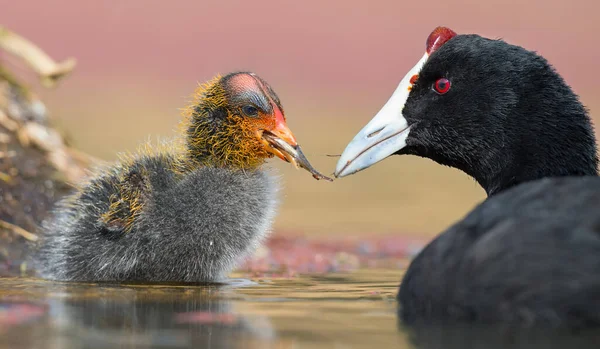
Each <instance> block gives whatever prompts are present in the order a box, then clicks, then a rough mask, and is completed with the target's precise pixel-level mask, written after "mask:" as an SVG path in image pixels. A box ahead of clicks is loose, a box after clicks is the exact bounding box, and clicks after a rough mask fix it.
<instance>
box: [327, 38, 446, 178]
mask: <svg viewBox="0 0 600 349" xmlns="http://www.w3.org/2000/svg"><path fill="white" fill-rule="evenodd" d="M454 36H456V33H455V32H453V31H452V30H450V29H448V28H445V27H438V28H436V29H435V30H434V31H433V32H432V33H431V34H430V35H429V37H428V38H427V41H426V52H425V54H424V55H423V57H422V58H421V59H420V60H419V61H418V62H417V64H416V65H415V66H414V67H412V69H410V70H409V71H408V73H407V74H406V75H405V76H404V78H402V80H401V81H400V84H398V87H397V88H396V91H394V93H393V94H392V96H391V97H390V99H389V100H388V101H387V103H385V105H384V106H383V107H382V108H381V110H379V112H378V113H377V114H376V115H375V117H373V119H371V121H370V122H369V123H368V124H367V125H366V126H365V127H363V129H362V130H360V131H359V132H358V133H357V134H356V136H354V138H353V139H352V141H350V143H348V145H347V146H346V149H344V152H343V153H342V155H341V157H340V159H339V160H338V163H337V165H336V169H335V173H334V176H335V177H338V178H339V177H345V176H348V175H351V174H354V173H356V172H358V171H361V170H364V169H366V168H368V167H370V166H372V165H374V164H376V163H377V162H379V161H381V160H383V159H385V158H387V157H388V156H390V155H392V154H394V153H395V152H397V151H398V150H400V149H402V148H404V147H405V146H406V139H407V138H408V135H409V133H410V128H411V125H409V124H408V122H407V121H406V118H405V117H404V116H403V114H402V110H403V109H404V105H405V104H406V101H407V99H408V97H409V95H410V91H411V89H412V86H413V84H414V83H415V81H416V80H417V78H418V76H419V72H420V71H421V69H422V68H423V66H424V65H425V63H426V62H427V60H428V59H429V56H430V55H431V54H432V53H433V52H434V51H435V50H437V49H438V48H439V47H441V46H442V45H443V44H444V43H446V42H447V41H448V40H450V39H451V38H453V37H454Z"/></svg>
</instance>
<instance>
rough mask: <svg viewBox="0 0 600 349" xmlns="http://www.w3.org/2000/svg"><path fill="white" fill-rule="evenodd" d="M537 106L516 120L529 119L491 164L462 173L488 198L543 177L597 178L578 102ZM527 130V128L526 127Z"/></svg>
mask: <svg viewBox="0 0 600 349" xmlns="http://www.w3.org/2000/svg"><path fill="white" fill-rule="evenodd" d="M564 105H565V104H563V107H558V106H556V108H554V109H553V110H552V112H554V116H553V117H549V116H548V115H552V114H550V113H551V111H550V110H547V109H546V108H544V107H540V108H539V109H538V110H536V111H537V112H539V113H540V114H536V115H532V114H531V113H533V112H534V111H533V110H528V111H527V113H528V114H529V115H528V114H525V113H523V115H520V116H519V117H521V118H523V120H532V122H530V123H528V124H527V125H525V124H524V125H523V126H522V127H523V128H524V129H522V130H521V131H524V132H520V133H519V134H516V135H513V136H512V137H513V138H514V141H515V142H514V144H511V145H507V146H505V147H504V148H503V149H502V150H500V154H499V155H498V156H497V157H496V158H495V159H493V161H489V159H487V160H486V161H481V162H479V163H478V164H477V166H479V168H478V169H477V171H470V172H471V173H469V171H465V172H467V173H469V174H470V175H471V176H473V177H474V178H475V179H476V180H477V182H479V184H480V185H481V186H482V187H483V188H484V189H485V191H486V193H487V194H488V196H492V195H494V194H497V193H500V192H502V191H504V190H506V189H509V188H511V187H513V186H515V185H518V184H521V183H524V182H529V181H534V180H538V179H541V178H545V177H564V176H597V175H598V155H597V149H596V139H595V137H594V131H593V128H592V126H591V123H590V120H589V117H588V115H587V113H586V111H585V109H584V108H583V106H581V105H580V104H579V103H574V104H571V107H570V108H564ZM529 127H531V128H529Z"/></svg>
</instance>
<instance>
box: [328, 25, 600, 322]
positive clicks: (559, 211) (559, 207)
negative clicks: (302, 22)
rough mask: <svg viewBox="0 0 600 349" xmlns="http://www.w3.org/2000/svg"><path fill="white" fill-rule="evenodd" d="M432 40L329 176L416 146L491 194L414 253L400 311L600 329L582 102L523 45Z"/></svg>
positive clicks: (594, 187)
mask: <svg viewBox="0 0 600 349" xmlns="http://www.w3.org/2000/svg"><path fill="white" fill-rule="evenodd" d="M426 48H427V50H426V54H425V56H424V57H423V58H422V59H421V60H420V61H419V63H418V64H417V65H416V66H415V67H414V68H412V69H411V70H410V71H409V73H408V74H407V75H406V76H405V77H404V78H403V79H402V81H401V82H400V85H399V86H398V88H397V90H396V91H395V92H394V94H393V95H392V97H391V98H390V100H389V101H388V102H387V103H386V104H385V106H384V107H383V108H382V109H381V110H380V111H379V113H378V114H377V115H376V116H375V117H374V118H373V119H372V120H371V121H370V122H369V123H368V124H367V125H366V126H365V127H364V128H363V129H362V130H361V131H360V132H359V133H358V134H357V135H356V136H355V138H354V139H353V140H352V141H351V142H350V143H349V144H348V146H347V148H346V149H345V151H344V153H343V155H342V157H341V158H340V160H339V162H338V164H337V168H336V172H335V175H336V176H337V177H343V176H347V175H350V174H353V173H355V172H357V171H360V170H362V169H366V168H367V167H369V166H371V165H373V164H375V163H376V162H378V161H381V160H383V159H384V158H386V157H388V156H390V155H392V154H412V155H417V156H422V157H427V158H430V159H432V160H434V161H436V162H438V163H440V164H442V165H446V166H451V167H455V168H457V169H460V170H462V171H464V172H465V173H467V174H469V175H470V176H472V177H473V178H475V180H477V182H478V183H479V184H480V185H481V186H482V187H483V188H484V189H485V191H486V192H487V194H488V198H487V199H486V200H485V201H484V202H483V203H481V204H480V205H479V206H478V207H476V208H475V209H474V210H473V211H472V212H470V213H469V214H468V215H467V216H466V217H465V218H464V219H463V220H461V221H459V222H458V223H456V224H454V225H453V226H451V227H450V228H449V229H447V230H446V231H445V232H443V233H442V234H441V235H440V236H438V237H437V238H436V239H435V240H434V241H432V242H431V243H430V244H429V245H428V246H427V247H426V248H425V249H423V251H422V252H421V253H420V254H419V255H418V256H417V257H416V258H415V259H414V260H413V262H412V263H411V265H410V267H409V269H408V271H407V272H406V274H405V276H404V279H403V281H402V284H401V286H400V291H399V294H398V300H399V302H400V315H401V318H402V319H403V320H404V322H405V323H408V324H411V323H417V322H420V323H423V322H425V323H430V322H438V323H439V322H445V321H457V320H458V321H467V322H481V323H518V324H521V325H524V324H535V325H561V326H595V325H600V214H599V213H598V212H599V209H600V179H599V178H598V177H597V165H598V159H597V152H596V143H595V138H594V132H593V128H592V125H591V122H590V118H589V117H588V114H587V112H586V109H585V108H584V107H583V106H582V104H581V103H580V102H579V100H578V97H577V96H576V95H575V94H574V93H573V91H572V90H571V88H570V87H569V86H568V85H567V84H566V83H565V81H564V80H563V79H562V78H561V77H560V76H559V75H558V74H557V73H556V72H555V70H554V69H553V68H552V67H551V66H550V64H549V63H548V62H547V61H546V60H545V59H544V58H542V57H540V56H539V55H537V54H535V53H534V52H530V51H527V50H525V49H523V48H521V47H518V46H513V45H510V44H507V43H506V42H503V41H501V40H490V39H486V38H483V37H481V36H478V35H456V33H454V32H453V31H452V30H450V29H448V28H444V27H439V28H436V29H435V30H434V31H433V32H432V33H431V34H430V36H429V37H428V39H427V45H426Z"/></svg>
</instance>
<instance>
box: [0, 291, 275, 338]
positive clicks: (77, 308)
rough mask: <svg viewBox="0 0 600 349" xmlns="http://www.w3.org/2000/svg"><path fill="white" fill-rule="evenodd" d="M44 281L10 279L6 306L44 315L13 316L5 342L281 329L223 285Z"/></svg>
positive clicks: (248, 334)
mask: <svg viewBox="0 0 600 349" xmlns="http://www.w3.org/2000/svg"><path fill="white" fill-rule="evenodd" d="M40 284H43V282H40V281H37V282H31V283H30V284H29V285H27V284H21V286H23V287H20V288H17V290H19V291H20V292H9V291H7V289H6V286H5V289H4V292H3V293H4V295H3V299H4V302H3V305H4V309H5V314H7V313H9V312H10V311H12V312H13V315H14V314H17V313H20V314H24V313H30V315H39V316H38V317H37V319H36V318H35V316H31V318H29V319H25V318H22V319H20V320H18V319H16V320H15V319H12V320H6V321H5V323H4V324H3V325H5V326H2V328H3V329H4V331H2V332H5V333H3V335H2V338H3V340H1V341H0V343H2V344H3V345H5V346H6V347H10V348H15V349H16V348H65V349H67V348H113V347H147V346H151V347H156V348H184V347H185V348H187V347H200V348H234V347H238V344H240V343H247V344H251V343H252V342H253V341H269V340H272V339H273V337H274V332H273V329H272V326H271V324H270V322H269V319H268V318H266V317H265V316H261V315H256V316H245V315H242V314H240V313H239V312H236V310H235V307H234V305H233V304H232V302H231V301H229V300H227V299H225V298H223V297H219V294H220V293H221V292H223V291H224V290H225V291H226V288H223V287H221V288H218V287H174V286H163V287H143V286H126V287H118V288H115V287H111V286H94V287H85V286H81V285H79V286H69V285H60V286H57V285H48V292H43V293H44V294H40V293H37V292H35V289H37V290H38V291H40V290H41V288H40ZM32 288H33V289H34V290H32ZM10 293H12V294H10ZM37 296H40V297H37ZM36 298H37V300H36ZM43 298H45V300H44V299H43ZM5 317H6V318H8V316H5ZM22 317H23V316H22ZM19 322H21V323H19ZM9 327H12V328H9ZM247 344H245V345H244V347H248V346H247Z"/></svg>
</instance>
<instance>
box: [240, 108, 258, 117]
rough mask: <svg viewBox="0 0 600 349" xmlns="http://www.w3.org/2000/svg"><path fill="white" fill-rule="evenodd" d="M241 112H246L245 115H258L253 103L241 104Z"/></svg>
mask: <svg viewBox="0 0 600 349" xmlns="http://www.w3.org/2000/svg"><path fill="white" fill-rule="evenodd" d="M242 112H243V113H244V114H246V116H258V109H257V108H256V107H255V106H253V105H245V106H243V107H242Z"/></svg>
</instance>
